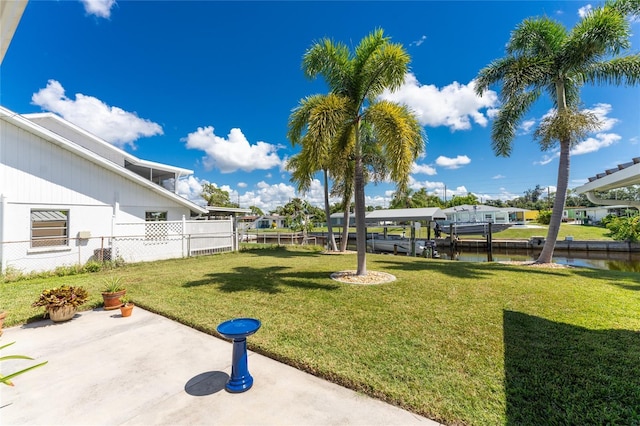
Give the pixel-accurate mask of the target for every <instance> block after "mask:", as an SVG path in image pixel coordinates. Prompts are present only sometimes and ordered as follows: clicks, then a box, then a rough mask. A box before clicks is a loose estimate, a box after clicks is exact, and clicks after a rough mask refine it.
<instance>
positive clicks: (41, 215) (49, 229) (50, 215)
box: [31, 210, 69, 248]
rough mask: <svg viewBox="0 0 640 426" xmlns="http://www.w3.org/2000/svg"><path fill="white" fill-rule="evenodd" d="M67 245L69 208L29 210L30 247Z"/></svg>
mask: <svg viewBox="0 0 640 426" xmlns="http://www.w3.org/2000/svg"><path fill="white" fill-rule="evenodd" d="M68 245H69V210H31V247H33V248H35V247H53V246H68Z"/></svg>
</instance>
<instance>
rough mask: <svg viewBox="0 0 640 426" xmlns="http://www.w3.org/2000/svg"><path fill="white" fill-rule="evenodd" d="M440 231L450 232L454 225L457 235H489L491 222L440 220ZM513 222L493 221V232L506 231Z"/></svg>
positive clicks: (454, 231)
mask: <svg viewBox="0 0 640 426" xmlns="http://www.w3.org/2000/svg"><path fill="white" fill-rule="evenodd" d="M438 225H439V226H440V231H441V232H443V233H445V234H449V233H450V232H451V225H453V233H454V234H455V235H487V234H488V233H489V222H447V221H438ZM512 225H513V224H511V223H492V224H491V233H492V234H495V233H496V232H501V231H504V230H505V229H509V228H510V227H511V226H512Z"/></svg>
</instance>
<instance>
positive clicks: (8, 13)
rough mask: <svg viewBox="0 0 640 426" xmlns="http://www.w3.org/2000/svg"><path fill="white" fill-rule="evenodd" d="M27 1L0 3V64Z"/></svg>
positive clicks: (17, 0) (15, 0)
mask: <svg viewBox="0 0 640 426" xmlns="http://www.w3.org/2000/svg"><path fill="white" fill-rule="evenodd" d="M25 7H27V0H14V1H0V64H1V63H2V60H3V59H4V55H5V53H7V49H9V44H10V43H11V39H12V38H13V34H14V33H15V32H16V28H18V24H19V23H20V18H22V13H23V12H24V8H25Z"/></svg>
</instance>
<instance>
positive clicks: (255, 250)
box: [240, 245, 321, 259]
mask: <svg viewBox="0 0 640 426" xmlns="http://www.w3.org/2000/svg"><path fill="white" fill-rule="evenodd" d="M240 251H241V252H242V253H250V254H255V255H256V256H272V257H277V258H280V259H287V258H292V257H315V256H320V255H321V253H320V250H319V249H312V248H309V249H302V248H298V249H289V248H287V247H286V246H278V245H258V246H256V247H246V246H243V248H242V249H241V250H240Z"/></svg>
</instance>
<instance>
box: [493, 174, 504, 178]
mask: <svg viewBox="0 0 640 426" xmlns="http://www.w3.org/2000/svg"><path fill="white" fill-rule="evenodd" d="M504 178H506V176H503V175H500V174H498V175H495V176H494V177H492V178H491V179H504Z"/></svg>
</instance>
